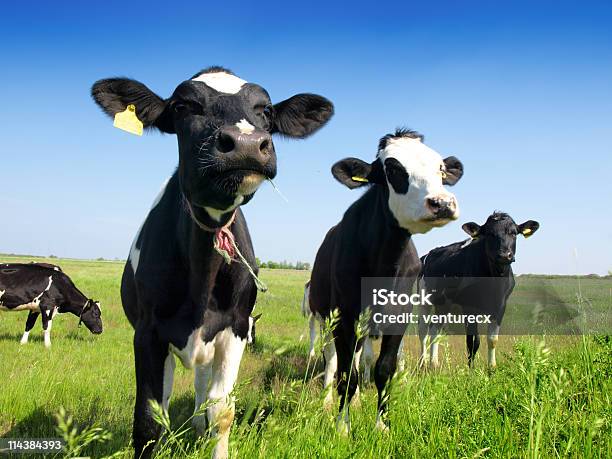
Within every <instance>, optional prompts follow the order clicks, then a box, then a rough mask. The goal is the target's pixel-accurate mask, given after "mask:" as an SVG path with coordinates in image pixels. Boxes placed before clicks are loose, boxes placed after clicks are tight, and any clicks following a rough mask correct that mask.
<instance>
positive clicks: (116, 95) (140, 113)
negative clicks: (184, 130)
mask: <svg viewBox="0 0 612 459" xmlns="http://www.w3.org/2000/svg"><path fill="white" fill-rule="evenodd" d="M91 96H92V97H93V99H94V101H95V102H96V103H97V104H98V105H99V106H100V107H101V108H102V110H104V111H105V112H106V114H107V115H109V116H111V117H114V116H115V115H116V114H117V113H120V112H123V111H125V110H126V108H127V106H128V105H134V107H135V108H136V117H137V118H138V119H139V120H140V121H141V122H142V124H143V125H144V127H145V128H147V127H156V128H157V129H159V130H160V131H162V132H167V133H174V126H173V124H172V120H171V119H170V117H169V116H166V113H165V109H166V105H167V104H166V101H165V100H164V99H162V98H161V97H159V96H158V95H157V94H155V93H154V92H153V91H151V90H150V89H149V88H147V87H146V86H145V85H144V84H142V83H140V82H139V81H135V80H130V79H129V78H108V79H105V80H99V81H96V82H95V83H94V85H93V86H92V88H91Z"/></svg>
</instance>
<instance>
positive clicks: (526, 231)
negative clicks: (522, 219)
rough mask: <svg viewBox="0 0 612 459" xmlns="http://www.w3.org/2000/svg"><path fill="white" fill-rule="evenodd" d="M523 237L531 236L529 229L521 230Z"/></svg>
mask: <svg viewBox="0 0 612 459" xmlns="http://www.w3.org/2000/svg"><path fill="white" fill-rule="evenodd" d="M523 236H525V237H529V236H531V228H525V229H524V230H523Z"/></svg>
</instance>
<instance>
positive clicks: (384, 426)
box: [376, 418, 389, 433]
mask: <svg viewBox="0 0 612 459" xmlns="http://www.w3.org/2000/svg"><path fill="white" fill-rule="evenodd" d="M376 430H378V431H379V432H383V433H387V432H389V426H388V425H387V424H385V422H384V421H383V420H382V419H380V418H378V419H377V420H376Z"/></svg>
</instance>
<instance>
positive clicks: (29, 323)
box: [19, 311, 40, 344]
mask: <svg viewBox="0 0 612 459" xmlns="http://www.w3.org/2000/svg"><path fill="white" fill-rule="evenodd" d="M39 315H40V312H38V311H30V313H29V314H28V319H27V320H26V326H25V331H24V332H23V336H22V337H21V341H19V342H20V343H21V344H26V343H27V342H28V337H29V336H30V331H31V330H32V328H34V324H35V323H36V320H37V319H38V316H39Z"/></svg>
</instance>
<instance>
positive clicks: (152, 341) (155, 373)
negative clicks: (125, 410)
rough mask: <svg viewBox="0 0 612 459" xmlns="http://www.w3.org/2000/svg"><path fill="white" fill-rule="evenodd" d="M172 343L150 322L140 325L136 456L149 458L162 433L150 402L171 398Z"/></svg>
mask: <svg viewBox="0 0 612 459" xmlns="http://www.w3.org/2000/svg"><path fill="white" fill-rule="evenodd" d="M168 353H169V352H168V344H167V343H163V342H161V341H160V339H159V338H158V336H157V333H156V332H155V331H154V330H153V329H151V328H150V327H149V326H143V325H138V326H137V327H136V332H135V334H134V360H135V364H136V404H135V406H134V429H133V441H134V450H135V457H137V458H145V459H146V458H149V457H151V454H152V452H153V448H154V446H155V442H156V441H157V440H158V438H159V435H160V433H161V426H160V425H159V424H158V423H156V422H155V421H154V419H153V416H152V411H151V406H150V403H151V401H152V400H155V401H157V402H158V403H159V404H160V405H161V406H164V405H165V402H166V400H167V399H169V398H170V394H169V392H170V390H171V387H172V385H171V384H170V382H169V381H168V376H169V375H170V374H171V373H172V371H171V369H172V370H174V365H173V363H170V362H174V358H172V359H171V360H170V359H168Z"/></svg>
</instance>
